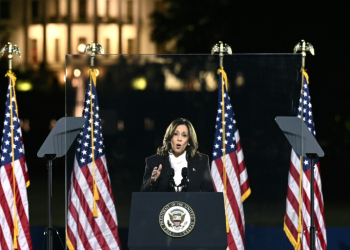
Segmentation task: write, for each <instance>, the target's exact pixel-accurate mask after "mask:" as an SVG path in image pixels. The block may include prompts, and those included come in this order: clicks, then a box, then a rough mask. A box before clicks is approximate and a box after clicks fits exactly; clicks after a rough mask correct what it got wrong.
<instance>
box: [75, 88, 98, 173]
mask: <svg viewBox="0 0 350 250" xmlns="http://www.w3.org/2000/svg"><path fill="white" fill-rule="evenodd" d="M91 82H92V81H91ZM91 87H92V91H91V92H90V81H89V84H88V88H87V89H86V94H85V103H84V110H83V117H85V118H86V121H85V124H84V126H83V129H82V130H81V131H80V133H79V136H78V139H77V141H78V146H77V152H76V159H77V161H78V164H79V166H80V167H83V166H85V165H87V164H89V163H91V162H92V142H91V130H92V129H93V142H94V143H93V144H94V146H93V149H94V158H95V159H98V158H100V157H101V156H102V155H104V148H105V147H104V144H103V136H102V127H101V119H100V117H99V107H98V100H97V93H96V88H95V85H94V84H93V83H92V84H91ZM91 100H92V111H93V113H92V119H91V112H90V111H91V106H90V105H91Z"/></svg>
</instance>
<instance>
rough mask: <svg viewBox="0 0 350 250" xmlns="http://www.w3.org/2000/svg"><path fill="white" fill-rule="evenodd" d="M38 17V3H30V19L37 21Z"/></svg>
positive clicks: (34, 1)
mask: <svg viewBox="0 0 350 250" xmlns="http://www.w3.org/2000/svg"><path fill="white" fill-rule="evenodd" d="M38 17H39V1H38V0H33V1H32V19H37V18H38Z"/></svg>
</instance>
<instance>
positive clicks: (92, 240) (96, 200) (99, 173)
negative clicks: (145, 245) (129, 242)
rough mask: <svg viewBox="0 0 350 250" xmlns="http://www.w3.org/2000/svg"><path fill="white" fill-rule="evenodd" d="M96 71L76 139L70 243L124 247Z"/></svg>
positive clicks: (80, 246)
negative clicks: (100, 115)
mask: <svg viewBox="0 0 350 250" xmlns="http://www.w3.org/2000/svg"><path fill="white" fill-rule="evenodd" d="M95 83H96V76H95V71H94V70H90V81H89V85H88V89H87V91H86V95H85V104H84V111H83V116H84V117H85V118H86V122H85V124H84V127H83V129H82V131H81V132H80V134H79V136H78V139H77V142H78V144H77V148H76V152H75V159H74V168H73V171H72V176H71V185H70V191H69V205H68V218H67V246H68V248H69V249H70V250H73V249H75V250H76V249H91V250H95V249H103V250H105V249H113V250H114V249H121V244H120V240H119V234H118V221H117V213H116V210H115V206H114V198H113V193H112V188H111V183H110V178H109V174H108V169H107V162H106V157H105V152H104V151H105V149H104V145H103V136H102V128H101V121H100V118H99V107H98V101H97V92H96V89H95Z"/></svg>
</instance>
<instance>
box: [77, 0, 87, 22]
mask: <svg viewBox="0 0 350 250" xmlns="http://www.w3.org/2000/svg"><path fill="white" fill-rule="evenodd" d="M86 6H87V5H86V0H79V19H81V20H85V19H86Z"/></svg>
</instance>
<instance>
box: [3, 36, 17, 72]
mask: <svg viewBox="0 0 350 250" xmlns="http://www.w3.org/2000/svg"><path fill="white" fill-rule="evenodd" d="M7 44H8V46H7V45H5V46H4V47H3V48H2V49H1V50H0V57H2V56H3V55H4V54H5V53H6V52H7V53H8V54H9V55H8V57H7V58H8V60H9V70H12V58H13V54H17V55H18V56H19V57H21V52H20V51H19V48H18V46H17V45H16V44H14V45H12V43H10V42H8V43H7Z"/></svg>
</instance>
